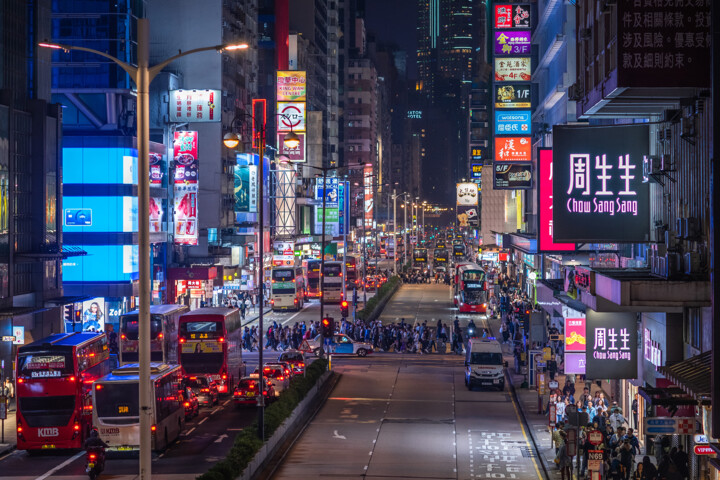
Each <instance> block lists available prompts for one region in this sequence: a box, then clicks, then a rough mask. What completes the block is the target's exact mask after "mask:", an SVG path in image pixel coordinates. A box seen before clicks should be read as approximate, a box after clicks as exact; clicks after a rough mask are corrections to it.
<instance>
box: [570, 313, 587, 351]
mask: <svg viewBox="0 0 720 480" xmlns="http://www.w3.org/2000/svg"><path fill="white" fill-rule="evenodd" d="M586 344H587V334H586V333H585V319H584V318H566V319H565V351H566V352H584V351H585V348H586Z"/></svg>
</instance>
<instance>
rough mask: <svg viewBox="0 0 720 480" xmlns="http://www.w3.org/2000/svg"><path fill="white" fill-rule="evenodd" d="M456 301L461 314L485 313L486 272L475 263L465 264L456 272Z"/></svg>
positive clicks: (454, 286) (454, 288)
mask: <svg viewBox="0 0 720 480" xmlns="http://www.w3.org/2000/svg"><path fill="white" fill-rule="evenodd" d="M453 293H454V301H455V305H456V306H457V307H458V311H459V312H471V313H485V312H486V311H487V302H488V287H487V278H486V276H485V270H483V268H482V267H481V266H479V265H476V264H474V263H464V264H462V265H460V266H458V267H457V269H456V271H455V282H454V285H453Z"/></svg>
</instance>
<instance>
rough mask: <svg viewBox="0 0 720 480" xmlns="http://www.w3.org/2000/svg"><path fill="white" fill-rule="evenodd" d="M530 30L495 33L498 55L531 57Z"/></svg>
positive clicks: (496, 52)
mask: <svg viewBox="0 0 720 480" xmlns="http://www.w3.org/2000/svg"><path fill="white" fill-rule="evenodd" d="M530 38H531V35H530V30H517V31H512V30H500V31H496V32H495V54H496V55H529V54H530V45H531V43H532V42H531V40H530Z"/></svg>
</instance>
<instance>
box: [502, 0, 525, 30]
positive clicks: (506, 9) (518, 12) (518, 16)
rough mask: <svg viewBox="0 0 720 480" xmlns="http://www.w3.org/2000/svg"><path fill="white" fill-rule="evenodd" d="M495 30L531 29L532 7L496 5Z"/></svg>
mask: <svg viewBox="0 0 720 480" xmlns="http://www.w3.org/2000/svg"><path fill="white" fill-rule="evenodd" d="M495 28H530V5H529V4H520V5H518V4H513V5H510V4H502V5H501V4H498V5H495Z"/></svg>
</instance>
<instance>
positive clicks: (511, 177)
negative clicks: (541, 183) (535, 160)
mask: <svg viewBox="0 0 720 480" xmlns="http://www.w3.org/2000/svg"><path fill="white" fill-rule="evenodd" d="M493 167H494V170H495V176H494V178H493V187H494V188H495V190H529V189H531V188H532V186H533V181H532V177H533V168H532V163H516V162H495V164H494V165H493Z"/></svg>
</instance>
